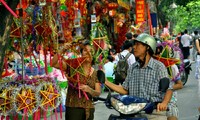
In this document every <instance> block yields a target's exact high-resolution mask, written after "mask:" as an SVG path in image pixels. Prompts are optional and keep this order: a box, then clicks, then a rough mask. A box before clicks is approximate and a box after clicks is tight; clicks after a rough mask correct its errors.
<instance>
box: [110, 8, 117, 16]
mask: <svg viewBox="0 0 200 120" xmlns="http://www.w3.org/2000/svg"><path fill="white" fill-rule="evenodd" d="M109 15H110V17H114V16H115V15H116V10H114V9H112V10H109Z"/></svg>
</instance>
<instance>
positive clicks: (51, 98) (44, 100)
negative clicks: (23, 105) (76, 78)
mask: <svg viewBox="0 0 200 120" xmlns="http://www.w3.org/2000/svg"><path fill="white" fill-rule="evenodd" d="M38 90H39V93H38V94H39V96H40V97H41V101H40V102H41V103H40V107H41V108H42V109H43V110H45V111H52V110H54V109H56V108H57V107H58V105H59V104H60V93H59V92H58V89H57V88H56V87H54V85H53V84H52V83H49V82H47V83H43V84H42V85H41V86H40V87H39V89H38Z"/></svg>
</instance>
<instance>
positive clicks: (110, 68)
mask: <svg viewBox="0 0 200 120" xmlns="http://www.w3.org/2000/svg"><path fill="white" fill-rule="evenodd" d="M114 66H115V64H114V63H113V57H112V56H111V55H108V56H107V59H106V62H105V64H104V67H103V68H104V72H105V75H106V77H107V78H111V79H112V80H114V74H113V73H114Z"/></svg>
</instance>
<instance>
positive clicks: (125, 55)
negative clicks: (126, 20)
mask: <svg viewBox="0 0 200 120" xmlns="http://www.w3.org/2000/svg"><path fill="white" fill-rule="evenodd" d="M123 49H124V50H123V51H122V52H120V53H119V54H118V55H117V56H116V58H115V64H116V65H115V66H116V68H115V72H114V74H115V83H116V84H122V83H123V82H124V80H125V77H121V75H122V74H123V73H121V70H124V71H122V72H126V73H125V74H127V70H128V68H121V66H120V65H119V63H120V62H119V61H121V60H123V59H127V60H126V61H127V63H128V67H130V66H131V65H132V64H133V63H135V56H134V55H133V54H132V53H131V51H132V49H133V43H132V40H126V41H125V42H124V44H123ZM118 66H119V69H118ZM123 66H125V65H122V67H123ZM118 70H120V72H118Z"/></svg>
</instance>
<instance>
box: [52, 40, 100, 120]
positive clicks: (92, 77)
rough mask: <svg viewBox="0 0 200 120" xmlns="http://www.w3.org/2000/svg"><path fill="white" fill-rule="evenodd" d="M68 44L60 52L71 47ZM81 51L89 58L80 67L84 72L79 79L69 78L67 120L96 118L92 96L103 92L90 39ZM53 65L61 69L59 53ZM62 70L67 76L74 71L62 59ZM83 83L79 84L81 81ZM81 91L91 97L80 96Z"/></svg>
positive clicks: (91, 119) (90, 119) (53, 60)
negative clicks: (94, 65)
mask: <svg viewBox="0 0 200 120" xmlns="http://www.w3.org/2000/svg"><path fill="white" fill-rule="evenodd" d="M69 46H70V45H69V44H67V45H66V46H65V47H64V49H62V50H60V52H59V53H64V52H65V51H66V50H67V49H69ZM80 53H81V55H82V56H83V57H86V58H87V59H86V60H85V61H84V62H83V63H82V65H81V66H82V67H81V68H80V70H81V71H83V74H84V75H82V74H79V75H80V76H79V81H78V79H77V81H73V80H70V79H69V77H67V78H68V90H67V99H66V112H65V119H66V120H93V119H94V105H93V101H92V98H93V97H97V96H99V95H100V93H101V85H100V83H99V81H98V78H97V71H96V70H94V68H92V46H91V45H90V43H89V42H88V41H85V42H84V43H83V47H82V48H81V49H80ZM52 67H55V68H58V69H60V64H59V62H58V54H55V55H54V57H53V59H52ZM62 70H63V71H65V75H66V76H70V73H73V72H74V71H73V70H72V69H70V66H67V64H66V63H65V60H64V59H62ZM78 82H80V84H81V85H79V83H78ZM80 91H82V92H81V93H86V95H87V96H88V98H89V99H86V97H83V96H82V97H80V96H79V95H80Z"/></svg>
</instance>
